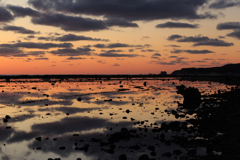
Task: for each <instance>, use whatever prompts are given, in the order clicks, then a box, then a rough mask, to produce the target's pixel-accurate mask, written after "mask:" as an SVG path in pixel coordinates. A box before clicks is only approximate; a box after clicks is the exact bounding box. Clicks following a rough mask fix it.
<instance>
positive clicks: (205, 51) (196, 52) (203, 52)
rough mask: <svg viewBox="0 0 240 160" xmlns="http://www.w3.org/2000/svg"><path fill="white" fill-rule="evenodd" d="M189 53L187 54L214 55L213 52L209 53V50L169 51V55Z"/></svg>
mask: <svg viewBox="0 0 240 160" xmlns="http://www.w3.org/2000/svg"><path fill="white" fill-rule="evenodd" d="M183 52H185V53H189V54H208V53H215V52H213V51H210V50H178V49H177V50H174V51H171V53H177V54H178V53H183Z"/></svg>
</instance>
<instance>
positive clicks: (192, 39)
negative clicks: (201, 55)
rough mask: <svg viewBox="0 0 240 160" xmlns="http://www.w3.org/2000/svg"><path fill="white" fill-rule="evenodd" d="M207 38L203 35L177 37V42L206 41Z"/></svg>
mask: <svg viewBox="0 0 240 160" xmlns="http://www.w3.org/2000/svg"><path fill="white" fill-rule="evenodd" d="M208 40H209V38H208V37H205V36H195V37H192V36H191V37H183V38H181V39H178V40H177V42H205V41H208Z"/></svg>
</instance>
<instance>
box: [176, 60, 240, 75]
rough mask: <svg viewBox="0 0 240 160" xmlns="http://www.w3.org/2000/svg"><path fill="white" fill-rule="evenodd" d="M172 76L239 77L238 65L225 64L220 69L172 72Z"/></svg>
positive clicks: (185, 69) (194, 69) (188, 69)
mask: <svg viewBox="0 0 240 160" xmlns="http://www.w3.org/2000/svg"><path fill="white" fill-rule="evenodd" d="M171 75H172V76H201V75H213V76H218V75H220V76H221V75H230V76H233V75H236V76H240V63H237V64H226V65H224V66H222V67H211V68H182V69H181V70H176V71H174V72H172V74H171Z"/></svg>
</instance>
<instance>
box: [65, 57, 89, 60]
mask: <svg viewBox="0 0 240 160" xmlns="http://www.w3.org/2000/svg"><path fill="white" fill-rule="evenodd" d="M79 59H86V58H82V57H69V58H67V59H66V60H79Z"/></svg>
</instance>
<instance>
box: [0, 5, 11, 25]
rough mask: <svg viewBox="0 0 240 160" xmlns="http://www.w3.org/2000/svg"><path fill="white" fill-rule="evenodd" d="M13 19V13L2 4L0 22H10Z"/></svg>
mask: <svg viewBox="0 0 240 160" xmlns="http://www.w3.org/2000/svg"><path fill="white" fill-rule="evenodd" d="M13 19H14V17H13V15H12V14H11V13H10V12H9V11H8V10H7V9H6V8H4V7H1V6H0V23H2V22H10V21H12V20H13Z"/></svg>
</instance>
